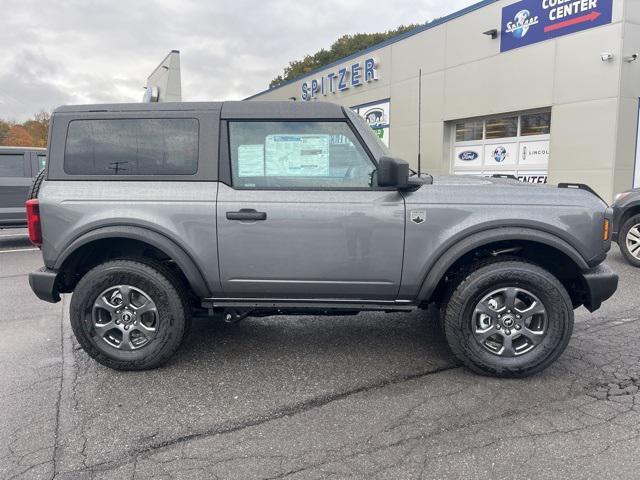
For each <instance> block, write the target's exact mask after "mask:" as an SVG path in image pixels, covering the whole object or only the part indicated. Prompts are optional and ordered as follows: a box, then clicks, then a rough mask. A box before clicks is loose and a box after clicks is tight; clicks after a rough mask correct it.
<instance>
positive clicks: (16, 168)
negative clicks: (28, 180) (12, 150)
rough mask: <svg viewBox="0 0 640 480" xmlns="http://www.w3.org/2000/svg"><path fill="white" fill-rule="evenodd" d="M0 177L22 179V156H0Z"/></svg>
mask: <svg viewBox="0 0 640 480" xmlns="http://www.w3.org/2000/svg"><path fill="white" fill-rule="evenodd" d="M0 177H24V155H22V154H20V155H5V154H0Z"/></svg>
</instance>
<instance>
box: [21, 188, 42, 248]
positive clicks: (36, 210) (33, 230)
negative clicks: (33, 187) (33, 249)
mask: <svg viewBox="0 0 640 480" xmlns="http://www.w3.org/2000/svg"><path fill="white" fill-rule="evenodd" d="M25 206H26V207H27V226H28V227H29V240H30V241H31V243H33V244H34V245H35V246H37V247H39V246H41V245H42V227H41V225H40V203H39V202H38V200H37V199H35V198H34V199H32V200H27V202H26V203H25Z"/></svg>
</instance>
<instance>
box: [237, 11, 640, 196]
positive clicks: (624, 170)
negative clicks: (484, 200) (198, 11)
mask: <svg viewBox="0 0 640 480" xmlns="http://www.w3.org/2000/svg"><path fill="white" fill-rule="evenodd" d="M638 54H640V0H522V1H519V2H514V1H509V0H497V1H496V0H485V1H482V2H480V3H477V4H475V5H472V6H470V7H468V8H466V9H464V10H462V11H459V12H456V13H454V14H451V15H449V16H447V17H444V18H441V19H438V20H436V21H434V22H431V23H429V24H428V25H425V26H423V27H419V28H417V29H415V30H412V31H410V32H407V33H405V34H403V35H399V36H397V37H394V38H392V39H391V40H388V41H386V42H383V43H380V44H378V45H375V46H373V47H371V48H369V49H367V50H363V51H360V52H358V53H356V54H354V55H351V56H349V57H346V58H343V59H341V60H340V61H338V62H335V63H333V64H331V65H328V66H326V67H324V68H322V69H320V70H317V71H313V72H309V73H308V74H306V75H305V76H303V77H300V78H297V79H295V80H293V81H290V82H287V83H284V84H282V85H280V86H278V87H274V88H271V89H269V90H265V91H263V92H260V93H257V94H256V95H253V96H252V97H250V98H249V99H248V100H287V99H289V100H295V101H309V102H313V101H331V102H336V103H339V104H341V105H344V106H346V107H349V108H352V109H354V110H355V111H356V112H358V113H359V114H360V115H362V116H363V117H364V118H365V119H366V120H367V122H368V123H369V124H370V125H371V127H372V128H373V129H374V130H375V131H376V133H377V134H378V136H380V138H382V140H383V141H384V142H385V143H386V144H387V145H388V146H389V147H390V148H391V150H392V152H393V154H394V155H396V156H399V157H401V158H404V159H405V160H407V161H409V162H410V164H411V166H412V167H413V168H414V169H416V170H417V169H418V166H419V167H420V169H421V171H422V172H429V173H441V174H449V173H450V174H459V175H464V174H481V175H491V174H510V175H515V176H517V177H518V178H519V179H520V180H522V181H528V182H539V183H544V182H547V181H548V182H552V183H559V182H569V181H570V182H580V183H586V184H589V185H590V186H592V187H593V188H594V189H595V190H597V191H598V193H600V194H601V195H602V196H603V197H604V198H605V199H607V200H611V199H612V198H613V196H614V195H615V194H616V193H618V192H620V191H623V190H626V189H628V188H631V187H632V186H633V185H634V182H635V185H636V186H639V187H640V152H639V151H638V150H639V144H640V142H638V120H639V115H638V114H639V99H640V58H638ZM497 201H498V199H497Z"/></svg>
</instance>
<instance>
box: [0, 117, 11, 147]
mask: <svg viewBox="0 0 640 480" xmlns="http://www.w3.org/2000/svg"><path fill="white" fill-rule="evenodd" d="M9 129H11V124H10V123H9V122H5V121H4V120H0V145H6V144H7V134H8V133H9Z"/></svg>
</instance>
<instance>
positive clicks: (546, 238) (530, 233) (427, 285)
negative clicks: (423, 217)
mask: <svg viewBox="0 0 640 480" xmlns="http://www.w3.org/2000/svg"><path fill="white" fill-rule="evenodd" d="M507 240H526V241H529V242H537V243H541V244H544V245H547V246H550V247H552V248H555V249H556V250H558V251H560V252H561V253H563V254H564V255H566V256H567V257H568V258H570V259H571V260H572V261H573V262H574V263H575V264H576V265H577V266H578V268H579V269H580V270H583V271H584V270H587V269H589V265H588V264H587V262H586V261H585V260H584V259H583V258H582V256H581V255H580V253H578V251H577V250H576V249H575V248H573V247H572V246H571V245H570V244H569V243H567V242H566V241H565V240H563V239H561V238H559V237H557V236H555V235H553V234H551V233H548V232H544V231H540V230H536V229H532V228H521V227H517V228H515V227H505V228H494V229H491V230H485V231H481V232H477V233H474V234H472V235H469V236H468V237H466V238H464V239H462V240H460V241H458V242H456V243H455V244H453V245H452V246H451V247H449V248H448V249H447V250H446V251H445V252H444V253H443V254H442V255H440V257H439V258H438V259H437V260H436V261H435V262H434V263H433V265H432V267H431V268H429V271H428V273H427V275H426V277H425V279H424V281H423V282H422V286H421V287H420V290H419V292H418V297H417V303H418V304H420V303H423V302H428V301H429V300H430V299H431V296H432V295H433V293H434V291H435V289H436V287H437V286H438V284H439V283H440V280H442V278H443V277H444V275H445V273H446V272H447V270H449V268H451V266H452V265H453V264H454V263H455V262H456V261H457V260H458V259H459V258H461V257H462V256H463V255H465V254H466V253H469V252H471V251H473V250H476V249H478V248H480V247H482V246H484V245H489V244H491V243H494V242H502V241H507Z"/></svg>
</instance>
